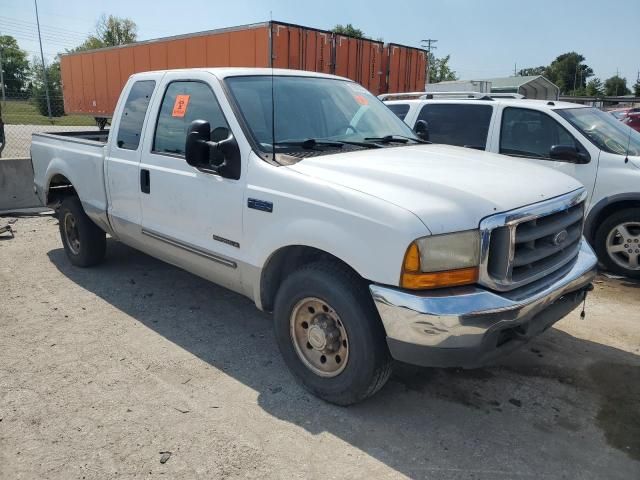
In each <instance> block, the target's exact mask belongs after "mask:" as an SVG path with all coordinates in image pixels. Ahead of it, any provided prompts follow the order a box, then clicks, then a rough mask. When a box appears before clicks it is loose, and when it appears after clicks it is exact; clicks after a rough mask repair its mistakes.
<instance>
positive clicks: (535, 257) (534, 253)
mask: <svg viewBox="0 0 640 480" xmlns="http://www.w3.org/2000/svg"><path fill="white" fill-rule="evenodd" d="M516 236H517V232H516ZM581 236H582V230H581V229H580V228H579V227H578V228H573V229H572V231H571V232H569V233H567V239H566V240H565V241H564V242H563V243H562V244H561V245H554V244H553V243H550V242H546V243H545V244H543V245H540V246H537V247H535V248H523V249H522V251H520V252H519V251H518V250H517V249H516V254H515V256H514V258H513V266H514V268H515V267H521V266H522V265H527V264H530V263H534V262H537V261H539V260H542V259H543V258H546V257H550V256H551V255H554V254H556V253H558V252H560V251H562V250H565V249H566V248H567V246H569V245H571V244H572V243H574V242H575V241H576V240H579V239H580V237H581Z"/></svg>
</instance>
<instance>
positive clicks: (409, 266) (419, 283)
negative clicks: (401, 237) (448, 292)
mask: <svg viewBox="0 0 640 480" xmlns="http://www.w3.org/2000/svg"><path fill="white" fill-rule="evenodd" d="M477 281H478V267H469V268H459V269H455V270H445V271H441V272H428V273H423V272H421V271H420V251H419V250H418V246H417V245H416V244H415V243H412V244H411V245H409V248H408V249H407V253H406V254H405V256H404V263H403V266H402V275H401V276H400V286H401V287H402V288H407V289H410V290H423V289H431V288H443V287H457V286H460V285H471V284H473V283H476V282H477Z"/></svg>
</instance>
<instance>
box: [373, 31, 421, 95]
mask: <svg viewBox="0 0 640 480" xmlns="http://www.w3.org/2000/svg"><path fill="white" fill-rule="evenodd" d="M384 60H385V64H384V71H385V84H384V86H383V89H384V91H385V93H399V92H422V91H424V88H425V83H426V78H427V61H428V59H427V51H426V50H423V49H421V48H415V47H407V46H405V45H399V44H397V43H389V44H388V45H386V46H385V53H384Z"/></svg>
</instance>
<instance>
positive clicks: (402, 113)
mask: <svg viewBox="0 0 640 480" xmlns="http://www.w3.org/2000/svg"><path fill="white" fill-rule="evenodd" d="M387 107H389V110H391V111H392V112H393V113H395V114H396V116H397V117H398V118H399V119H400V120H404V119H405V117H406V116H407V113H409V105H407V104H406V103H394V104H391V105H388V104H387Z"/></svg>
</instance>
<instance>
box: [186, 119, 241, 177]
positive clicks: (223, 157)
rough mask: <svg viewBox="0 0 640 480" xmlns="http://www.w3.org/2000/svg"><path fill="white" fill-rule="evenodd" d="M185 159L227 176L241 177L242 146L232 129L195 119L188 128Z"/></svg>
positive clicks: (207, 170)
mask: <svg viewBox="0 0 640 480" xmlns="http://www.w3.org/2000/svg"><path fill="white" fill-rule="evenodd" d="M184 151H185V159H186V161H187V163H188V164H189V165H191V166H192V167H196V168H198V169H200V170H203V171H205V172H211V173H215V174H218V175H220V176H222V177H225V178H233V179H235V180H237V179H239V178H240V148H239V147H238V142H237V141H236V139H235V138H234V136H233V134H232V133H231V131H229V129H228V128H226V127H218V128H216V129H214V130H213V132H212V131H211V126H210V125H209V122H207V121H205V120H194V121H193V122H191V125H189V130H187V139H186V143H185V149H184Z"/></svg>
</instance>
